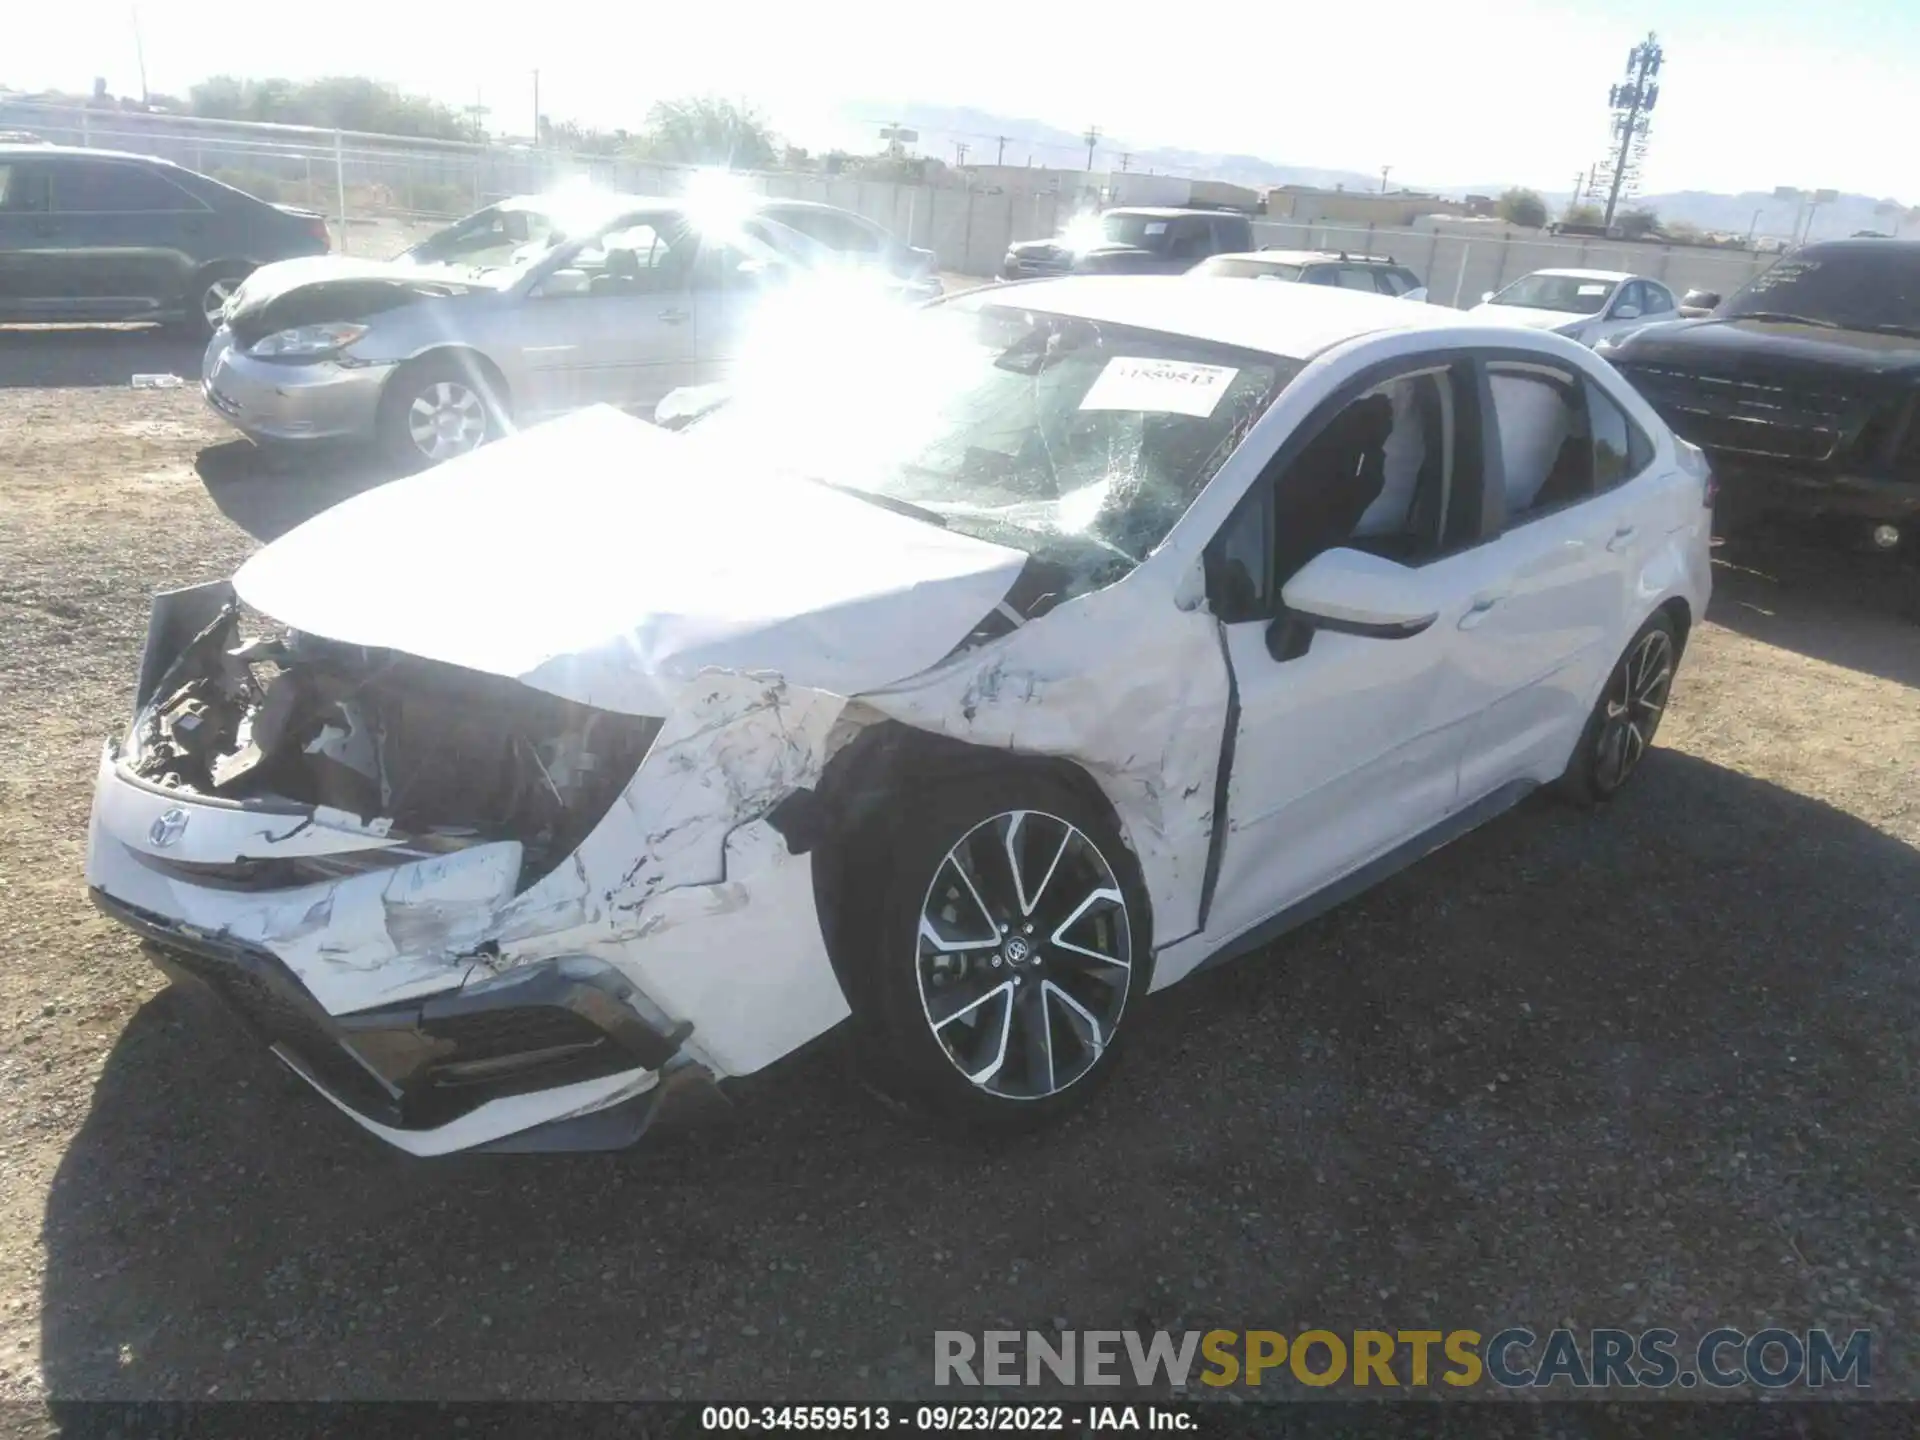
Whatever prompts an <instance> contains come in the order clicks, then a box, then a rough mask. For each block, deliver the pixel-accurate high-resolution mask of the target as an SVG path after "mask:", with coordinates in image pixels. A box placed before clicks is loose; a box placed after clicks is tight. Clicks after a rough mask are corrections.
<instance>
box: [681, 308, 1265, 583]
mask: <svg viewBox="0 0 1920 1440" xmlns="http://www.w3.org/2000/svg"><path fill="white" fill-rule="evenodd" d="M859 328H860V327H855V329H856V330H858V329H859ZM813 336H814V339H813V346H814V349H813V350H811V351H809V350H808V349H807V348H806V347H805V346H802V347H798V348H797V349H796V352H795V353H794V354H792V355H791V356H788V357H786V358H785V359H784V360H770V359H769V357H768V353H767V352H766V351H762V352H761V355H762V360H761V363H760V364H759V365H757V366H756V365H753V364H748V365H747V366H745V367H744V368H743V370H742V372H741V374H740V376H739V378H738V379H737V380H736V381H735V384H734V387H733V391H732V398H731V400H730V401H729V403H727V404H726V405H724V406H722V407H721V408H720V409H718V410H716V411H714V412H713V413H712V414H711V415H709V416H708V417H707V418H706V419H705V420H703V421H701V422H700V423H699V424H698V425H696V426H695V427H694V428H693V430H692V431H691V432H690V433H691V436H692V437H693V438H694V439H695V440H696V441H697V442H699V443H703V444H708V445H712V446H715V447H720V448H724V449H725V450H727V451H728V452H729V453H730V454H731V455H736V456H737V455H740V454H742V453H745V454H747V455H749V456H751V457H752V459H753V460H754V461H756V462H758V463H760V464H764V465H766V466H768V467H770V468H776V469H787V470H791V471H795V472H797V473H798V474H800V475H803V476H805V477H807V478H809V479H812V480H815V481H819V482H821V483H825V484H829V485H833V486H835V487H836V488H840V489H845V490H850V491H853V492H855V493H858V494H860V495H862V496H864V497H866V498H869V499H871V500H873V501H874V502H875V503H877V504H882V505H886V506H888V507H889V508H893V509H900V510H904V511H906V512H908V513H910V514H913V515H915V516H917V517H918V518H921V519H924V520H927V521H928V522H929V523H933V524H938V525H942V526H945V527H947V528H949V529H953V530H958V531H962V532H964V533H967V534H971V535H974V536H976V537H977V538H980V539H983V540H989V541H992V542H994V543H996V544H1002V545H1008V546H1012V547H1014V548H1018V549H1022V550H1026V551H1027V552H1029V553H1030V554H1034V555H1036V556H1039V557H1041V558H1044V559H1049V560H1053V561H1057V562H1059V563H1060V564H1062V565H1064V566H1066V567H1067V568H1068V569H1069V571H1070V572H1071V573H1072V589H1073V590H1074V591H1080V590H1087V589H1094V588H1098V587H1099V586H1101V585H1105V584H1110V583H1111V582H1112V581H1114V580H1116V579H1118V578H1119V577H1120V576H1121V575H1124V574H1125V573H1126V572H1127V571H1129V570H1131V569H1132V568H1133V567H1134V566H1135V565H1137V564H1138V563H1139V562H1140V561H1141V560H1142V559H1144V558H1145V557H1146V556H1147V554H1148V553H1149V552H1151V551H1152V550H1153V549H1154V548H1155V547H1156V546H1157V545H1159V544H1160V542H1161V541H1162V540H1164V539H1165V538H1166V536H1167V532H1168V531H1169V530H1171V529H1172V528H1173V525H1174V522H1175V521H1177V520H1178V519H1179V518H1180V516H1181V515H1183V514H1185V513H1186V510H1187V507H1188V505H1189V504H1191V502H1192V501H1193V499H1194V497H1195V496H1196V495H1198V494H1199V493H1200V491H1201V489H1202V488H1203V487H1204V486H1205V485H1206V483H1207V481H1208V480H1209V479H1211V478H1212V476H1213V474H1214V472H1215V471H1216V470H1218V469H1219V467H1220V465H1221V464H1222V462H1224V461H1225V459H1226V458H1227V456H1228V455H1230V454H1231V453H1232V452H1233V449H1234V447H1235V446H1236V445H1238V444H1239V442H1240V439H1241V438H1242V437H1243V436H1244V435H1245V433H1246V431H1247V429H1248V428H1249V427H1250V426H1251V425H1252V424H1253V423H1254V421H1255V420H1257V419H1258V418H1259V417H1260V416H1261V415H1262V414H1263V413H1265V411H1266V409H1267V407H1268V406H1269V405H1270V404H1271V403H1272V402H1273V399H1274V397H1275V396H1276V395H1277V394H1278V393H1279V392H1280V390H1281V389H1282V388H1283V387H1284V386H1285V385H1286V384H1287V383H1288V382H1289V381H1290V380H1292V378H1293V377H1294V376H1295V375H1296V374H1297V373H1299V370H1300V368H1301V366H1300V362H1298V361H1295V360H1289V359H1283V358H1281V357H1279V356H1275V355H1267V354H1260V353H1256V352H1251V351H1243V350H1236V349H1231V348H1228V347H1226V346H1221V345H1214V344H1209V343H1207V342H1204V341H1199V340H1192V339H1187V338H1184V337H1181V336H1175V335H1168V334H1162V333H1158V332H1152V331H1146V330H1136V329H1132V328H1129V327H1125V326H1117V325H1107V324H1098V323H1095V322H1092V321H1087V320H1080V319H1074V318H1070V317H1066V316H1059V315H1051V314H1044V313H1040V312H1036V311H1030V310H1024V309H1019V308H1016V307H1013V306H1006V305H991V304H983V303H979V302H969V301H964V300H963V301H960V302H957V303H955V304H951V305H944V306H939V307H936V308H934V309H932V310H926V311H919V312H909V314H908V315H907V316H906V317H904V318H900V319H895V320H892V321H880V322H876V329H875V330H874V331H872V332H870V333H869V334H868V335H867V336H865V337H864V338H862V339H856V338H854V336H852V335H849V334H845V333H844V332H843V337H842V340H841V342H840V343H839V344H837V345H835V346H834V347H833V348H832V351H831V356H832V358H833V359H839V358H840V357H841V356H842V355H843V354H844V352H845V351H846V350H847V349H849V348H852V349H854V350H857V351H858V352H859V353H858V354H857V356H856V357H855V358H854V359H853V362H852V363H850V364H848V363H844V362H843V363H841V364H831V363H825V362H827V361H828V359H829V356H828V355H827V354H824V353H821V352H820V351H819V350H818V346H819V344H820V341H819V332H818V330H817V329H816V330H814V331H813ZM809 355H811V358H812V362H813V363H811V364H808V363H805V362H806V361H807V359H808V358H809Z"/></svg>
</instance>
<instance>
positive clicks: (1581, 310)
mask: <svg viewBox="0 0 1920 1440" xmlns="http://www.w3.org/2000/svg"><path fill="white" fill-rule="evenodd" d="M1467 313H1468V314H1469V315H1471V316H1473V317H1474V318H1475V319H1476V320H1482V321H1493V322H1497V323H1499V324H1502V325H1525V326H1527V327H1529V328H1531V329H1535V330H1552V331H1555V332H1557V333H1558V334H1561V335H1565V336H1567V337H1568V338H1569V339H1572V340H1578V341H1580V342H1581V343H1582V344H1583V345H1593V344H1596V343H1598V342H1599V341H1601V340H1603V339H1605V338H1606V337H1607V336H1609V335H1618V334H1620V333H1621V332H1623V331H1626V330H1631V329H1634V328H1635V327H1637V326H1640V325H1647V324H1651V323H1653V322H1654V321H1657V320H1671V319H1674V318H1675V317H1676V316H1677V315H1678V314H1679V306H1677V305H1676V304H1675V303H1674V299H1673V292H1672V291H1671V290H1669V289H1667V287H1666V286H1664V285H1662V284H1661V283H1660V282H1659V281H1658V280H1649V279H1647V278H1646V277H1645V276H1644V275H1629V274H1626V273H1625V272H1623V271H1620V270H1535V271H1534V272H1533V273H1532V274H1531V275H1522V276H1521V277H1520V278H1519V279H1518V280H1516V281H1514V282H1513V283H1512V284H1511V285H1509V286H1507V287H1506V288H1505V289H1503V290H1501V291H1499V292H1498V293H1495V292H1494V291H1491V290H1489V291H1488V292H1487V293H1486V294H1485V295H1483V296H1481V297H1480V303H1479V304H1478V305H1476V306H1474V307H1473V308H1472V309H1471V310H1469V311H1468V312H1467Z"/></svg>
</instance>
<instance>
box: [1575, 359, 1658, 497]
mask: <svg viewBox="0 0 1920 1440" xmlns="http://www.w3.org/2000/svg"><path fill="white" fill-rule="evenodd" d="M1586 391H1587V420H1588V424H1589V426H1590V428H1591V429H1592V431H1593V488H1594V490H1595V492H1596V493H1597V492H1599V491H1603V490H1611V489H1613V487H1614V486H1616V485H1622V484H1625V483H1626V482H1627V481H1629V480H1631V479H1632V478H1633V477H1634V476H1636V475H1638V474H1639V473H1640V472H1641V471H1642V470H1644V469H1646V468H1647V466H1649V465H1651V464H1652V463H1653V442H1652V441H1651V440H1649V439H1648V438H1647V437H1646V434H1645V432H1643V431H1642V430H1641V429H1640V427H1639V426H1638V425H1636V424H1634V423H1633V421H1632V420H1630V419H1628V418H1627V413H1626V412H1625V411H1624V410H1622V409H1621V408H1620V407H1619V406H1618V405H1616V404H1615V403H1614V402H1613V400H1612V398H1611V397H1610V396H1608V394H1607V392H1606V391H1604V390H1602V389H1601V388H1600V387H1599V386H1598V385H1596V384H1595V383H1594V382H1593V381H1592V380H1589V381H1587V382H1586Z"/></svg>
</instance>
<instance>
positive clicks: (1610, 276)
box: [1527, 268, 1647, 280]
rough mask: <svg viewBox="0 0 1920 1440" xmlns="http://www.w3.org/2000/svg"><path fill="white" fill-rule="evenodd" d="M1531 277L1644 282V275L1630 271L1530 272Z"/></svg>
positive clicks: (1571, 270) (1567, 270)
mask: <svg viewBox="0 0 1920 1440" xmlns="http://www.w3.org/2000/svg"><path fill="white" fill-rule="evenodd" d="M1527 274H1529V275H1557V276H1560V277H1561V278H1563V279H1567V280H1644V279H1646V278H1647V277H1646V276H1644V275H1636V274H1634V273H1633V272H1632V271H1629V270H1576V269H1571V268H1569V269H1564V270H1529V271H1528V272H1527Z"/></svg>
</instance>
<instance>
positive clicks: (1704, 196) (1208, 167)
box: [841, 103, 1920, 239]
mask: <svg viewBox="0 0 1920 1440" xmlns="http://www.w3.org/2000/svg"><path fill="white" fill-rule="evenodd" d="M841 120H842V121H843V122H844V124H845V125H846V126H847V128H848V130H849V132H850V133H851V134H852V135H855V136H859V137H861V138H860V141H859V148H862V149H864V148H867V147H868V146H870V145H872V144H873V143H874V141H875V140H877V138H878V133H879V127H880V126H882V125H885V124H889V123H892V122H895V121H897V122H899V123H900V124H902V125H905V126H907V127H908V128H910V129H913V130H916V131H918V132H919V139H918V140H917V141H916V142H915V148H916V149H917V150H918V151H919V153H921V154H923V155H935V156H938V157H939V158H940V159H942V160H946V161H948V162H949V163H952V162H953V161H954V160H955V158H956V156H957V155H958V153H959V151H958V150H957V149H956V146H964V147H965V154H966V159H967V163H969V164H991V163H994V162H995V161H996V159H999V158H1000V157H1002V156H1004V160H1003V163H1005V164H1008V165H1025V164H1027V163H1029V160H1031V163H1032V164H1034V165H1036V166H1053V167H1057V168H1064V169H1073V170H1077V169H1083V168H1085V167H1086V163H1087V142H1086V138H1085V136H1084V135H1077V134H1075V133H1074V132H1073V131H1071V130H1063V129H1061V128H1060V127H1059V126H1057V125H1049V124H1047V123H1046V122H1045V121H1041V120H1031V119H1015V118H1010V117H1008V116H1005V115H998V114H995V113H993V112H991V111H987V110H978V109H974V108H972V107H969V106H955V105H925V104H918V103H902V104H899V105H895V106H892V107H888V106H886V105H883V104H878V103H873V104H860V105H850V106H847V107H845V108H844V109H843V110H842V111H841ZM867 137H873V138H872V139H868V138H867ZM1123 159H1124V164H1125V168H1127V169H1129V170H1136V171H1148V172H1152V173H1156V174H1162V175H1185V176H1188V177H1190V178H1193V179H1205V180H1225V181H1229V182H1231V183H1233V184H1236V185H1247V186H1251V187H1253V188H1255V189H1266V188H1269V187H1273V186H1279V185H1311V186H1315V187H1318V188H1321V189H1328V190H1331V189H1335V188H1345V189H1348V190H1366V191H1372V190H1377V189H1379V188H1380V176H1379V175H1377V174H1374V175H1368V174H1365V173H1363V172H1361V171H1358V170H1330V169H1325V168H1322V167H1317V166H1312V165H1285V164H1281V163H1279V162H1277V161H1273V160H1267V159H1263V158H1261V157H1260V156H1257V155H1239V154H1224V153H1218V152H1210V151H1201V150H1183V149H1177V148H1168V147H1154V146H1148V145H1142V144H1137V143H1135V142H1133V141H1130V140H1126V139H1124V138H1123V137H1119V136H1109V135H1102V136H1101V137H1099V139H1098V140H1097V141H1096V142H1095V144H1094V164H1093V168H1095V169H1097V170H1109V169H1112V170H1117V169H1120V168H1121V167H1122V163H1123ZM1513 183H1514V182H1513V181H1511V180H1502V181H1489V182H1487V183H1485V184H1482V185H1448V186H1439V185H1421V184H1418V183H1415V182H1413V181H1409V182H1408V184H1407V186H1406V188H1408V189H1411V190H1416V191H1422V192H1425V193H1428V194H1437V195H1448V196H1453V197H1456V198H1458V197H1461V196H1465V195H1498V194H1500V193H1501V191H1503V190H1506V189H1507V188H1508V187H1509V186H1511V185H1512V184H1513ZM1394 188H1395V189H1396V190H1397V189H1400V188H1401V187H1400V185H1398V184H1396V185H1395V186H1394ZM1541 193H1542V196H1543V197H1544V198H1545V200H1546V201H1547V204H1548V207H1549V209H1550V210H1552V211H1553V212H1554V213H1556V214H1557V213H1558V212H1559V211H1561V210H1562V209H1564V208H1565V206H1566V204H1567V201H1568V199H1569V198H1570V197H1569V196H1568V193H1567V192H1566V191H1564V190H1562V191H1557V192H1556V191H1542V192H1541ZM1631 203H1632V204H1633V205H1635V206H1638V207H1644V208H1646V209H1650V210H1653V211H1654V212H1655V213H1657V214H1658V215H1659V216H1660V218H1661V219H1662V220H1665V221H1667V222H1669V223H1672V222H1685V223H1686V224H1689V225H1694V226H1698V227H1699V228H1700V229H1702V230H1716V231H1722V232H1726V233H1730V234H1735V235H1745V234H1747V233H1748V231H1749V230H1752V232H1753V233H1754V234H1756V235H1761V236H1777V237H1782V238H1785V237H1790V236H1794V235H1797V234H1798V233H1799V231H1798V229H1797V228H1796V226H1797V225H1801V226H1803V225H1804V223H1805V215H1804V212H1803V211H1802V210H1801V208H1800V207H1799V206H1798V205H1796V204H1795V203H1794V202H1793V201H1790V200H1776V199H1774V198H1773V195H1772V193H1771V192H1770V191H1745V192H1742V193H1740V194H1737V195H1722V194H1717V193H1715V192H1713V191H1710V190H1679V191H1674V192H1672V193H1670V194H1663V195H1642V196H1637V197H1635V198H1634V200H1633V201H1632V202H1631ZM1890 205H1894V202H1892V201H1886V200H1876V199H1875V198H1873V197H1872V196H1868V195H1843V196H1841V197H1840V198H1839V199H1838V200H1836V201H1834V202H1832V203H1831V204H1827V205H1822V206H1820V207H1819V208H1818V209H1817V210H1816V211H1815V212H1814V215H1813V229H1812V234H1813V236H1814V238H1816V239H1836V238H1839V237H1843V236H1847V235H1852V234H1854V233H1855V232H1856V231H1861V230H1875V231H1879V232H1882V233H1885V234H1894V233H1896V226H1897V224H1898V223H1899V220H1900V218H1901V215H1900V207H1898V206H1897V205H1894V213H1887V212H1886V210H1885V208H1884V207H1887V206H1890ZM1909 231H1910V233H1911V234H1913V235H1914V236H1915V237H1916V238H1920V221H1917V222H1915V223H1914V224H1912V225H1910V226H1909Z"/></svg>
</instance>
